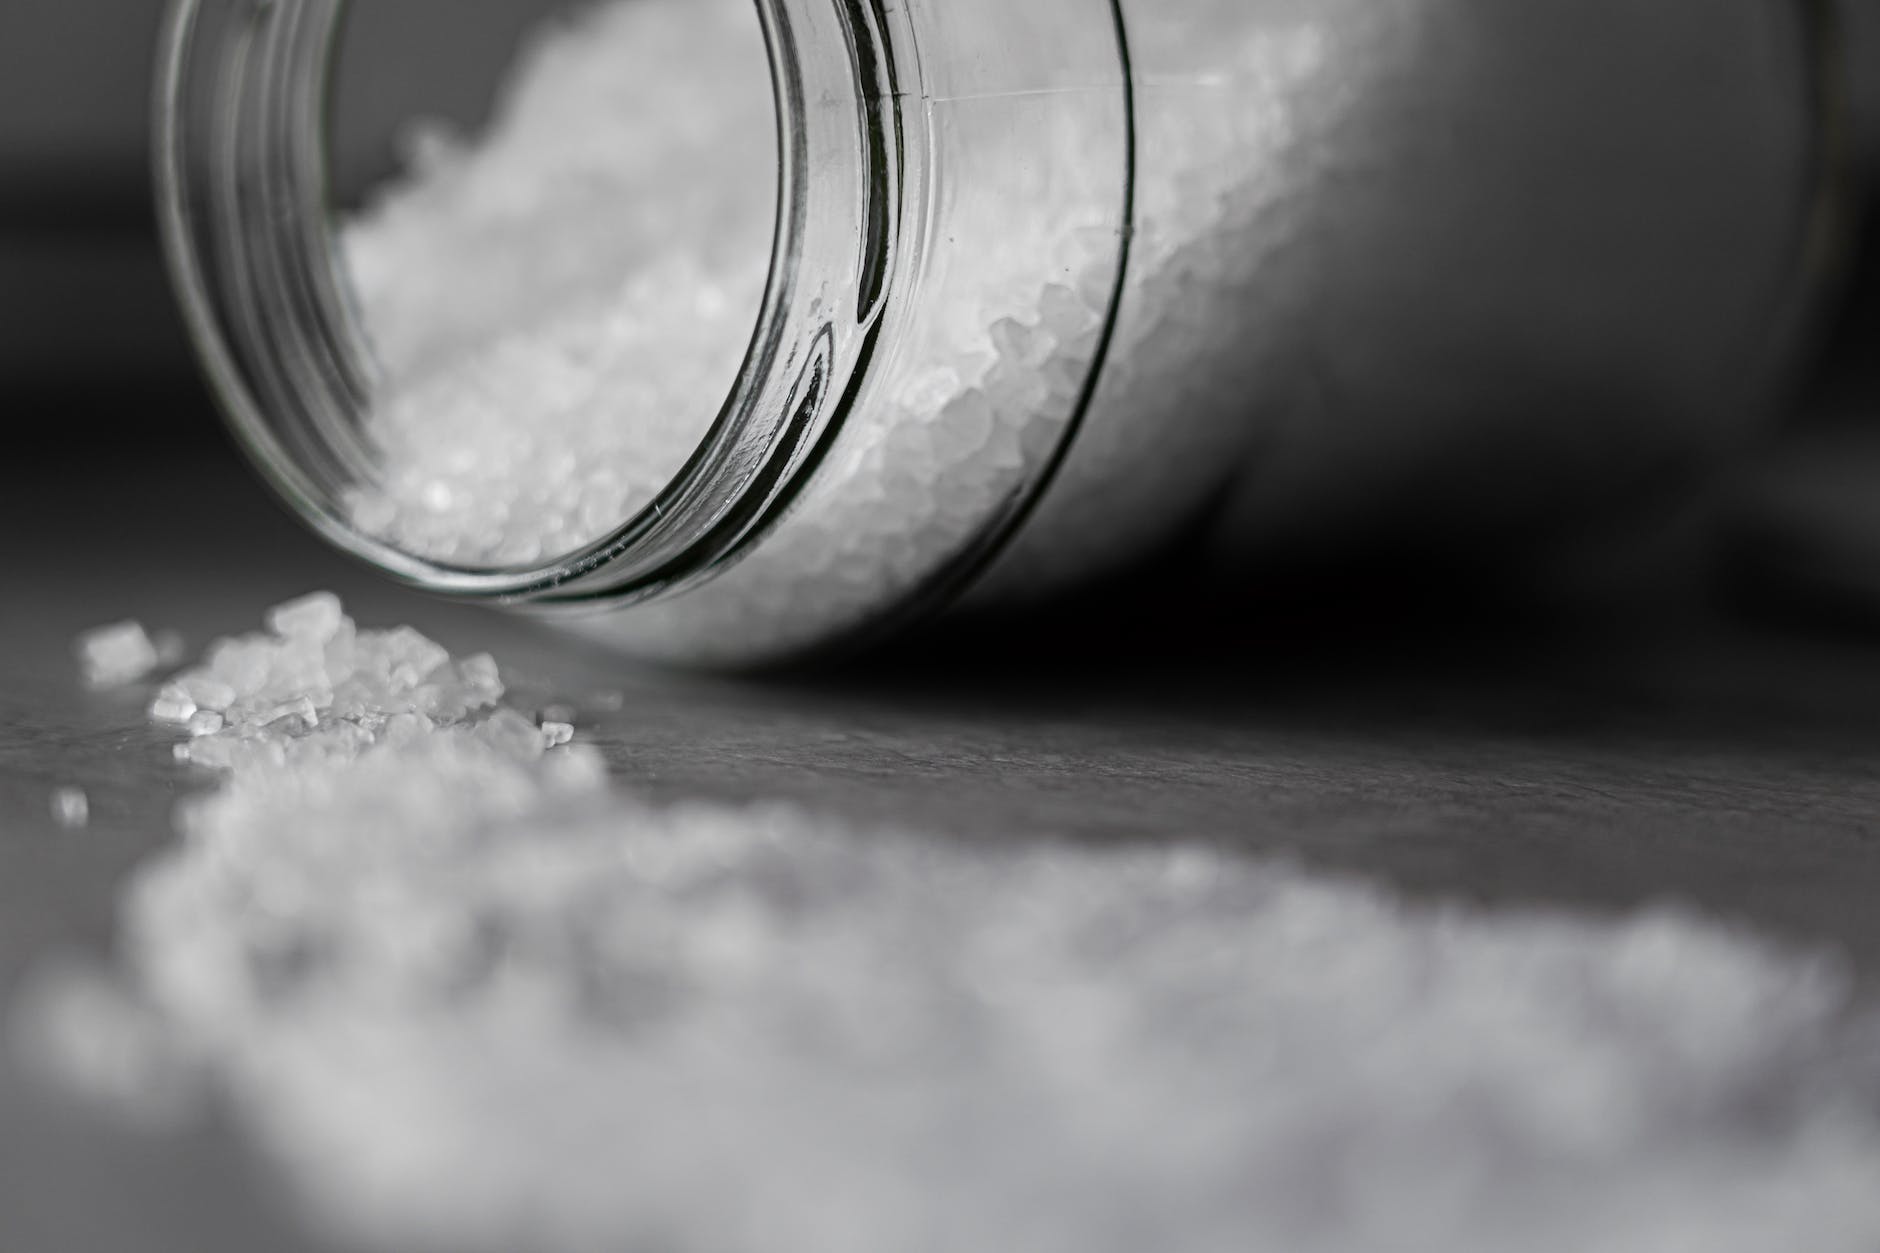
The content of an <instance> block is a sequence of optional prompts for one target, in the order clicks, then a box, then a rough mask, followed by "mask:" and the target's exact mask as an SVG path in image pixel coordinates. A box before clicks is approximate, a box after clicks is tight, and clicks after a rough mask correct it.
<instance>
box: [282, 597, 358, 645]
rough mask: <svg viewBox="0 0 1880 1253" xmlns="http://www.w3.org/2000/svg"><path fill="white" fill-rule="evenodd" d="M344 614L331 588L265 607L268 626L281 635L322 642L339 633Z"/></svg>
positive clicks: (288, 637) (294, 638)
mask: <svg viewBox="0 0 1880 1253" xmlns="http://www.w3.org/2000/svg"><path fill="white" fill-rule="evenodd" d="M345 617H346V615H345V612H344V610H343V609H342V607H341V605H340V600H339V597H337V596H335V595H334V594H333V593H331V592H314V593H313V594H312V595H309V596H303V597H301V598H300V599H298V600H290V601H288V602H287V603H286V604H283V605H276V606H275V607H274V608H273V609H270V610H269V611H268V615H267V621H268V629H269V630H270V631H273V632H274V633H275V634H276V635H278V636H280V637H282V638H283V639H292V640H310V641H312V642H314V643H317V644H326V643H327V642H329V641H330V640H332V639H333V637H334V636H336V635H338V634H339V631H340V627H341V625H342V624H343V623H344V621H345Z"/></svg>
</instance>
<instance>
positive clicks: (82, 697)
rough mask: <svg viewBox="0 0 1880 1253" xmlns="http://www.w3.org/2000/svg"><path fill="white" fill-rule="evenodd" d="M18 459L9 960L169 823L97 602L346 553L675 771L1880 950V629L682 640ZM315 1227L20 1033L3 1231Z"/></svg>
mask: <svg viewBox="0 0 1880 1253" xmlns="http://www.w3.org/2000/svg"><path fill="white" fill-rule="evenodd" d="M13 479H14V481H13V482H12V483H11V485H10V486H9V488H8V490H7V491H6V492H5V495H4V499H0V536H4V539H0V545H4V547H0V553H4V562H5V564H4V570H5V573H6V575H7V586H6V588H5V589H4V592H3V593H0V595H3V597H4V599H0V997H4V996H5V995H6V994H8V993H10V992H11V991H12V990H14V989H15V988H16V987H17V985H18V983H19V981H20V980H21V979H22V978H23V977H24V976H25V974H26V972H27V971H28V970H29V969H30V968H31V967H32V965H33V964H34V963H35V962H37V961H41V960H44V959H45V958H46V957H47V956H48V955H50V954H56V953H60V952H87V951H89V952H103V951H106V950H107V949H108V947H109V945H110V943H111V933H112V917H113V912H114V908H115V893H116V891H117V888H118V886H119V884H120V883H121V882H122V880H123V877H124V876H125V875H126V874H127V873H128V872H129V871H130V870H131V869H132V868H133V867H134V866H136V865H137V864H138V863H139V862H140V861H141V860H142V859H144V858H146V857H148V856H149V855H150V854H152V853H153V852H154V851H155V850H157V849H159V848H161V847H162V846H163V844H164V843H165V841H166V840H167V839H168V838H169V813H170V810H171V807H172V806H173V804H174V802H175V801H176V799H177V796H178V791H179V788H181V787H183V786H185V782H184V780H183V779H182V778H181V776H179V774H178V773H177V771H176V770H175V769H174V768H173V767H172V763H171V761H170V756H169V747H168V743H167V741H166V739H165V737H164V736H163V735H162V734H160V733H158V732H156V731H154V730H152V729H150V728H148V727H146V726H145V725H144V724H143V720H142V709H141V704H142V699H143V696H142V694H140V693H138V692H135V691H132V692H120V693H106V694H88V693H85V692H83V691H81V690H80V688H79V686H78V684H77V681H76V676H75V673H74V670H73V666H72V663H71V660H70V655H69V649H70V641H71V638H72V637H73V635H74V634H75V633H76V632H78V631H79V630H81V629H83V628H86V627H89V626H93V625H97V624H99V623H101V622H105V621H109V620H113V619H118V618H123V617H131V616H135V617H138V618H141V619H142V620H143V621H145V622H146V623H147V624H149V625H150V626H152V627H153V628H155V627H169V628H175V629H177V630H180V631H182V632H183V633H184V634H185V635H186V636H187V637H188V638H189V640H190V641H191V643H192V645H193V646H195V647H200V646H201V645H202V644H204V643H205V642H207V641H208V640H209V639H211V638H213V637H214V636H216V635H219V634H223V633H228V632H232V631H236V630H243V629H248V628H249V627H250V626H251V625H252V624H254V623H255V622H256V621H257V620H258V617H259V614H260V612H261V611H262V610H263V609H264V608H265V607H266V606H268V605H270V604H272V603H274V602H276V601H278V600H281V599H285V598H287V597H289V596H292V595H295V594H298V593H301V592H304V591H308V590H311V589H313V588H316V587H333V588H335V589H336V590H339V591H340V592H342V593H343V594H344V595H346V597H347V599H348V601H349V604H350V605H351V607H352V609H353V611H354V612H355V614H356V615H357V616H358V617H359V618H360V619H361V620H362V621H364V622H368V623H382V624H391V623H395V622H411V623H414V624H416V625H418V626H419V627H420V628H422V629H424V630H426V631H428V632H431V633H433V634H434V635H435V636H436V637H437V638H439V639H440V640H441V641H442V642H444V643H445V644H446V645H448V646H450V647H451V648H452V649H453V650H462V651H477V650H482V649H489V650H491V651H494V652H495V653H496V654H497V655H498V657H499V659H500V660H502V661H503V662H504V664H505V668H506V669H507V670H509V671H510V672H512V673H515V674H519V675H521V676H523V678H524V680H525V682H526V683H527V684H529V685H530V686H531V687H532V688H535V689H537V690H542V691H558V692H564V693H577V694H578V693H583V692H592V691H595V690H616V691H620V692H622V693H624V694H625V696H626V700H625V704H624V708H623V709H622V710H621V712H619V713H618V714H610V715H607V716H605V717H603V718H600V719H598V720H594V721H591V722H590V723H589V725H587V726H586V727H585V729H584V731H585V734H586V735H587V736H588V737H589V738H590V739H592V740H593V741H594V742H596V743H598V744H600V745H601V746H602V747H603V748H604V749H605V751H606V753H607V755H608V758H609V760H610V763H611V764H612V766H613V767H614V769H615V771H616V773H617V775H618V776H619V778H620V779H621V780H622V781H623V782H624V783H626V784H628V785H630V786H635V787H639V788H642V789H645V790H647V791H650V792H652V793H655V794H659V795H671V796H709V797H719V798H758V797H762V798H794V799H802V800H806V801H809V802H812V803H814V804H815V805H816V806H818V807H819V808H821V809H823V810H827V811H832V812H837V813H843V814H848V815H852V816H856V817H859V818H864V819H882V818H885V819H889V820H894V819H896V818H900V819H904V820H918V822H919V823H920V825H921V826H922V827H923V828H927V829H936V830H944V831H947V832H950V833H952V834H953V835H955V836H956V837H957V838H960V839H983V840H1022V839H1028V838H1037V837H1039V836H1053V837H1070V838H1077V839H1089V840H1106V841H1118V840H1157V839H1166V838H1169V837H1170V836H1173V835H1181V836H1190V837H1202V838H1211V839H1219V840H1223V841H1226V842H1228V843H1230V844H1233V845H1235V846H1238V847H1244V848H1246V849H1249V850H1254V851H1259V852H1268V853H1284V854H1286V855H1288V856H1291V857H1293V858H1295V859H1297V860H1299V861H1300V862H1302V863H1304V864H1306V865H1309V866H1313V867H1318V868H1325V869H1331V870H1335V871H1339V872H1343V873H1347V874H1352V875H1357V876H1362V877H1364V878H1368V879H1371V880H1374V881H1377V882H1381V883H1384V884H1387V885H1390V886H1391V887H1393V888H1394V889H1396V890H1398V891H1400V892H1403V893H1405V894H1408V895H1410V896H1413V897H1419V898H1440V899H1463V900H1468V901H1473V902H1479V903H1482V904H1485V905H1488V906H1490V907H1502V906H1518V905H1530V904H1545V905H1550V906H1557V907H1564V908H1570V909H1575V910H1583V911H1591V912H1598V913H1611V912H1618V911H1622V910H1627V909H1630V908H1633V907H1635V906H1638V905H1640V904H1643V903H1646V902H1651V901H1656V900H1660V899H1665V898H1675V899H1681V900H1684V901H1687V902H1691V903H1694V904H1696V905H1698V906H1700V907H1702V908H1703V909H1705V910H1707V911H1708V912H1710V913H1712V914H1714V915H1715V916H1718V917H1720V918H1723V919H1725V920H1730V921H1738V922H1742V923H1745V924H1748V925H1752V926H1755V927H1757V928H1759V929H1761V930H1763V931H1766V932H1768V933H1770V934H1772V935H1775V936H1779V937H1782V938H1786V939H1791V940H1795V941H1799V942H1801V943H1804V944H1815V945H1823V946H1828V947H1832V948H1835V949H1839V950H1841V951H1843V952H1844V953H1845V954H1847V956H1848V957H1849V959H1850V960H1851V961H1852V962H1853V964H1854V966H1855V968H1856V970H1857V971H1858V972H1859V974H1860V976H1861V978H1862V980H1863V982H1864V984H1865V985H1866V986H1867V987H1868V988H1869V989H1871V988H1874V987H1876V986H1880V909H1876V908H1875V902H1876V901H1880V769H1877V768H1876V762H1880V756H1877V755H1876V751H1875V750H1876V749H1877V748H1880V651H1869V650H1865V649H1862V648H1859V647H1856V646H1854V645H1852V644H1850V643H1846V642H1842V643H1831V642H1826V641H1822V640H1809V639H1797V638H1786V639H1774V638H1760V637H1757V636H1754V635H1750V634H1747V633H1745V632H1743V631H1740V630H1732V629H1729V628H1726V627H1723V626H1721V625H1718V624H1716V623H1712V622H1709V621H1706V620H1704V619H1703V618H1701V617H1698V618H1692V619H1680V620H1676V621H1665V622H1660V623H1657V624H1655V625H1652V626H1649V627H1642V628H1640V629H1638V630H1635V631H1632V632H1628V633H1623V634H1621V635H1618V636H1614V635H1612V634H1611V633H1609V632H1602V633H1599V634H1598V637H1597V638H1583V639H1574V638H1572V637H1571V636H1569V637H1567V638H1564V639H1563V638H1559V637H1555V638H1552V639H1549V640H1544V641H1543V640H1539V639H1536V640H1534V641H1523V640H1508V639H1498V638H1496V637H1495V636H1494V635H1493V634H1492V633H1491V634H1487V635H1481V636H1476V637H1469V636H1464V635H1457V636H1453V637H1451V638H1449V639H1448V640H1446V641H1441V640H1439V641H1436V642H1433V641H1432V640H1431V639H1430V638H1429V637H1428V636H1425V637H1424V638H1423V640H1422V641H1421V642H1420V643H1417V644H1409V643H1403V642H1399V643H1385V642H1383V640H1381V639H1380V640H1374V641H1371V642H1369V643H1364V644H1359V643H1356V642H1353V643H1351V644H1349V645H1340V646H1334V647H1331V648H1324V647H1321V648H1317V649H1306V648H1304V647H1302V646H1298V645H1288V644H1286V643H1285V642H1283V641H1275V640H1270V639H1269V640H1265V641H1263V642H1261V643H1260V644H1259V645H1258V646H1252V647H1248V648H1246V649H1244V650H1241V651H1240V652H1239V653H1238V655H1235V654H1234V653H1232V652H1229V653H1226V654H1222V653H1221V652H1219V650H1216V651H1215V652H1214V653H1211V654H1209V655H1205V656H1201V657H1198V658H1176V657H1171V656H1168V655H1166V654H1164V655H1160V656H1153V657H1144V656H1130V655H1128V654H1129V650H1126V649H1120V648H1119V649H1118V650H1117V654H1116V655H1113V656H1111V657H1110V658H1109V659H1108V660H1107V661H1106V662H1104V663H1103V664H1097V663H1093V662H1090V661H1088V660H1086V661H1085V662H1083V663H1081V664H1079V665H1063V666H1036V667H1029V668H1028V667H1026V666H1023V665H1009V666H1006V667H1002V668H1000V669H999V670H998V671H997V672H996V673H994V672H991V670H990V669H988V670H987V671H985V672H982V673H977V674H976V673H975V672H974V670H973V669H972V668H971V667H970V666H966V667H962V666H959V665H955V666H953V667H952V668H950V669H949V670H948V671H947V672H945V673H934V672H932V671H923V670H922V669H920V668H919V667H917V666H914V665H912V664H907V663H903V664H897V665H877V666H874V667H871V668H868V669H866V670H862V671H857V672H849V673H843V674H834V675H827V674H826V675H820V676H797V677H795V678H771V679H766V680H761V681H757V680H731V679H709V678H697V677H682V676H674V675H667V674H660V673H656V672H649V671H645V670H640V669H635V668H633V667H631V666H628V665H626V664H624V663H622V662H619V661H618V660H616V659H611V658H607V657H603V656H600V655H598V654H595V653H593V652H589V651H584V650H582V649H579V648H576V647H573V646H570V645H568V644H566V643H564V642H562V641H559V640H557V639H556V638H555V637H553V636H552V635H549V634H546V633H544V632H542V631H541V630H539V629H538V628H536V627H534V626H531V625H530V624H527V623H523V622H520V621H517V620H514V619H511V618H508V617H504V616H500V615H496V614H493V613H488V612H485V611H482V610H476V609H469V608H463V607H456V606H448V605H443V604H439V603H436V602H432V601H429V600H426V599H424V598H422V597H419V596H416V595H414V594H411V593H407V592H405V591H402V590H400V589H397V588H394V587H392V586H390V585H388V584H385V583H383V582H381V581H379V580H377V579H376V578H374V577H372V576H371V575H369V574H367V573H365V572H363V571H360V570H358V569H356V568H354V567H352V566H350V565H348V564H346V563H345V562H343V561H341V560H340V559H338V558H336V557H334V556H333V555H331V554H329V553H327V552H326V551H324V550H323V549H322V548H321V547H320V546H319V545H318V544H317V543H315V542H314V541H313V540H311V539H310V538H308V537H306V536H304V535H302V534H301V533H300V532H299V531H298V529H297V528H296V527H295V526H294V525H293V524H292V523H290V522H289V521H288V520H287V519H286V518H285V517H284V516H283V515H282V514H280V513H279V511H278V510H276V509H275V508H274V507H273V505H272V504H271V503H270V502H268V501H266V500H264V499H263V498H262V496H261V494H260V492H259V490H258V489H257V488H256V487H255V486H254V485H253V484H252V483H250V482H249V480H248V479H247V478H246V476H245V475H244V474H243V473H242V471H241V470H240V469H239V467H237V466H235V465H234V464H233V462H232V459H230V458H228V457H226V456H224V457H215V458H206V459H203V460H201V461H200V462H197V463H169V462H161V461H159V462H154V463H151V464H147V465H142V466H138V467H134V468H130V469H118V470H100V471H96V472H77V471H71V472H61V473H48V474H45V475H37V476H28V475H15V476H13ZM1470 638H1473V639H1474V641H1475V642H1474V643H1468V642H1466V641H1467V640H1468V639H1470ZM1100 655H1101V654H1100V650H1099V656H1100ZM61 785H76V786H81V787H84V788H85V789H86V790H87V791H88V792H89V794H90V796H91V800H92V815H93V818H92V822H91V825H90V826H89V828H87V829H85V830H82V831H76V832H67V831H61V830H59V829H58V828H57V827H56V825H55V824H54V823H53V821H52V819H51V815H50V811H49V804H48V802H49V798H50V795H51V793H52V791H53V789H54V788H56V787H59V786H61ZM313 1247H316V1245H315V1242H314V1241H313V1240H312V1239H311V1238H310V1237H308V1236H307V1235H306V1234H305V1233H304V1232H302V1231H300V1230H299V1227H298V1224H296V1223H295V1221H294V1220H293V1218H292V1217H291V1207H290V1206H289V1205H288V1203H287V1202H286V1200H285V1198H283V1197H282V1196H281V1195H279V1194H278V1193H277V1191H276V1190H275V1187H274V1185H273V1184H272V1182H271V1181H270V1179H269V1176H268V1175H267V1172H266V1171H265V1170H264V1169H263V1168H262V1165H261V1164H260V1163H259V1162H258V1161H256V1160H255V1159H254V1158H253V1157H252V1156H251V1154H250V1153H249V1152H248V1151H247V1150H246V1149H245V1148H244V1147H243V1146H242V1144H241V1143H240V1142H239V1140H238V1139H237V1138H236V1137H234V1136H233V1135H231V1134H229V1133H227V1132H226V1131H224V1130H221V1129H218V1128H214V1127H211V1128H208V1129H205V1130H204V1131H202V1132H200V1133H196V1134H193V1135H191V1136H189V1137H186V1138H174V1139H172V1138H163V1137H155V1136H147V1135H140V1134H138V1133H135V1132H132V1131H130V1130H127V1129H124V1128H121V1127H116V1126H113V1125H111V1124H110V1123H109V1122H107V1121H106V1120H104V1119H102V1118H101V1117H99V1116H97V1115H96V1114H95V1113H92V1112H89V1111H86V1110H83V1109H81V1108H78V1107H77V1106H75V1105H74V1104H72V1103H71V1102H69V1101H68V1100H66V1099H64V1098H62V1097H60V1096H58V1095H57V1094H54V1093H51V1092H47V1091H44V1090H41V1089H40V1088H38V1087H36V1086H35V1085H33V1084H31V1083H29V1082H28V1081H26V1080H25V1079H24V1078H23V1077H22V1076H20V1075H19V1074H18V1073H15V1072H12V1071H9V1070H6V1069H0V1249H4V1250H6V1251H7V1253H42V1251H48V1250H64V1249H83V1250H116V1249H135V1250H140V1251H143V1250H171V1249H175V1250H179V1251H181V1250H190V1251H191V1253H203V1251H210V1253H213V1251H215V1250H221V1249H244V1250H252V1249H269V1250H289V1249H297V1248H313Z"/></svg>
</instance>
